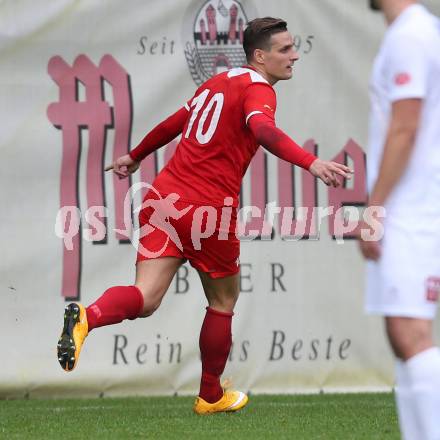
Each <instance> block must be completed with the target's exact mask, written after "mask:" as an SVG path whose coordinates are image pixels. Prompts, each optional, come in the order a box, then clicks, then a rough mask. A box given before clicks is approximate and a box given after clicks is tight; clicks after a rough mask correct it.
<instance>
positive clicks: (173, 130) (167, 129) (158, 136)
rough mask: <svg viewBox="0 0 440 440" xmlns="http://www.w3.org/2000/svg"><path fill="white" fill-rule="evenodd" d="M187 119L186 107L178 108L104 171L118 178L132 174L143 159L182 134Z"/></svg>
mask: <svg viewBox="0 0 440 440" xmlns="http://www.w3.org/2000/svg"><path fill="white" fill-rule="evenodd" d="M187 117H188V109H187V107H186V106H185V107H182V108H180V109H179V110H178V111H177V112H175V113H174V114H172V115H171V116H170V117H168V118H167V119H165V120H164V121H162V122H161V123H160V124H158V125H157V126H156V127H154V128H153V130H151V131H150V132H149V133H147V135H146V136H145V137H144V138H143V139H142V141H141V142H140V143H139V145H138V146H137V147H136V148H134V149H133V150H132V151H130V153H129V154H125V155H124V156H121V157H119V158H118V159H116V160H115V162H114V163H113V164H112V165H110V166H107V167H106V169H105V170H106V171H108V170H111V169H113V172H114V173H115V174H117V175H118V176H119V177H120V178H124V177H127V176H128V175H129V174H132V173H134V172H135V171H136V170H137V169H138V168H139V165H140V162H141V161H142V160H143V159H144V158H145V157H147V156H148V155H149V154H151V153H153V152H154V151H156V150H157V149H159V148H160V147H163V146H164V145H166V144H168V143H169V142H171V141H172V140H173V139H175V138H176V137H177V136H178V135H179V134H180V133H181V132H182V130H183V127H184V125H185V122H186V119H187Z"/></svg>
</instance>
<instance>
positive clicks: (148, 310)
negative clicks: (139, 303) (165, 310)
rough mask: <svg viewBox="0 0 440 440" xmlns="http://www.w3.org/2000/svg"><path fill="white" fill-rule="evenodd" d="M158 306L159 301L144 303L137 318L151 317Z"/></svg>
mask: <svg viewBox="0 0 440 440" xmlns="http://www.w3.org/2000/svg"><path fill="white" fill-rule="evenodd" d="M160 304H161V302H160V301H159V302H157V301H156V302H154V301H144V308H143V310H142V313H141V314H140V315H139V318H147V317H148V316H151V315H152V314H153V313H154V312H155V311H156V310H157V309H158V308H159V306H160Z"/></svg>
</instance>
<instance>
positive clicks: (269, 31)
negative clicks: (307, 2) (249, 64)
mask: <svg viewBox="0 0 440 440" xmlns="http://www.w3.org/2000/svg"><path fill="white" fill-rule="evenodd" d="M286 31H287V23H286V22H285V21H284V20H281V18H273V17H263V18H255V19H254V20H252V21H250V22H249V23H248V25H247V27H246V29H245V31H244V35H243V49H244V52H245V54H246V59H247V60H248V61H251V60H252V58H253V56H254V50H255V49H263V50H270V37H271V36H272V35H273V34H277V33H279V32H286Z"/></svg>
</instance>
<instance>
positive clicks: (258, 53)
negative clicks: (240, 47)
mask: <svg viewBox="0 0 440 440" xmlns="http://www.w3.org/2000/svg"><path fill="white" fill-rule="evenodd" d="M254 60H255V61H256V62H257V63H260V64H263V63H264V50H263V49H255V50H254Z"/></svg>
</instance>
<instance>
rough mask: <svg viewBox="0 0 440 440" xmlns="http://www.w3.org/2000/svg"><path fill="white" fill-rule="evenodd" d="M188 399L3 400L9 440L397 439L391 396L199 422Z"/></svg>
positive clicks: (333, 398) (254, 405)
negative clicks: (27, 439) (136, 439)
mask: <svg viewBox="0 0 440 440" xmlns="http://www.w3.org/2000/svg"><path fill="white" fill-rule="evenodd" d="M193 400H194V399H193V398H190V397H156V398H152V397H148V398H147V397H146V398H140V397H139V398H125V399H119V398H118V399H116V398H103V399H87V400H86V399H84V400H81V399H75V400H73V399H72V400H10V401H5V400H3V401H0V438H5V439H14V438H20V439H22V438H23V439H26V438H29V439H31V438H32V439H36V438H41V439H43V438H44V439H52V438H57V439H71V438H72V439H73V438H78V439H79V438H82V439H93V440H94V439H123V438H124V439H131V438H143V439H167V440H168V439H205V440H206V439H223V438H224V439H225V440H233V439H251V440H257V439H264V440H268V439H277V440H278V439H338V440H342V439H343V440H347V439H368V440H371V439H378V440H379V439H380V440H383V439H399V432H398V426H397V417H396V412H395V408H394V399H393V396H392V395H391V394H328V395H311V396H297V395H295V396H251V399H250V402H249V404H248V406H247V407H246V408H244V409H243V410H242V411H240V412H238V413H235V414H215V415H211V416H196V415H195V414H193V412H192V403H193Z"/></svg>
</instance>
